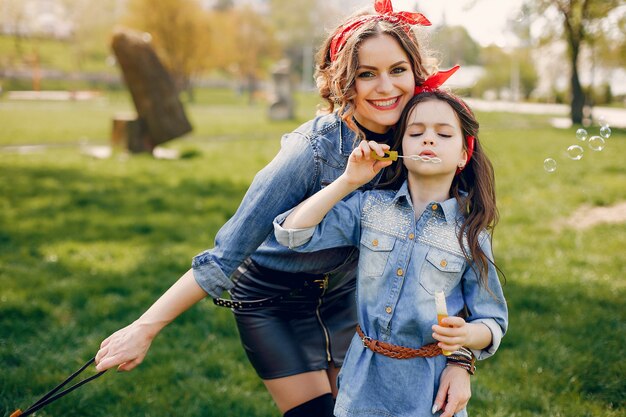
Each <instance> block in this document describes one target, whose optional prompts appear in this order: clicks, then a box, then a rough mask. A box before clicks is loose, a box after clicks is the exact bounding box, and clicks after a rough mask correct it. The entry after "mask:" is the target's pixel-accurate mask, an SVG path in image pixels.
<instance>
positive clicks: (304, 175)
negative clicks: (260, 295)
mask: <svg viewBox="0 0 626 417" xmlns="http://www.w3.org/2000/svg"><path fill="white" fill-rule="evenodd" d="M355 144H356V135H355V133H354V132H353V131H352V130H351V129H350V128H349V127H348V126H347V125H346V124H345V122H343V120H341V118H340V117H338V116H337V114H336V113H331V114H328V115H324V116H319V117H316V118H315V119H313V120H310V121H308V122H307V123H305V124H303V125H302V126H300V127H299V128H297V129H296V130H295V131H293V132H291V133H288V134H286V135H284V136H283V138H282V140H281V149H280V151H279V153H278V154H277V155H276V157H275V158H274V159H273V160H272V161H271V162H270V163H269V164H268V165H267V166H266V167H265V168H263V169H262V170H261V171H259V173H258V174H257V175H256V176H255V178H254V180H253V182H252V184H251V185H250V188H249V189H248V191H247V192H246V195H245V196H244V198H243V201H242V202H241V204H240V206H239V208H238V209H237V212H236V213H235V214H234V215H233V216H232V217H231V218H230V219H229V220H228V221H227V222H226V223H225V224H224V226H223V227H222V228H221V229H220V230H219V232H218V233H217V236H216V237H215V246H214V247H213V248H212V249H210V250H206V251H204V252H202V253H200V254H198V255H197V256H195V257H194V259H193V262H192V268H193V273H194V278H195V279H196V282H197V283H198V284H199V285H200V287H202V289H204V291H206V292H207V293H208V294H209V295H211V296H212V297H219V296H220V295H221V294H222V292H223V291H224V290H228V289H230V288H232V287H233V283H232V282H231V281H230V276H231V274H232V273H233V272H234V271H235V269H236V268H237V267H238V266H239V265H240V264H241V263H242V262H243V261H244V260H245V259H246V258H247V257H248V256H251V257H252V259H253V260H254V261H256V262H257V263H259V264H260V265H262V266H264V267H267V268H271V269H275V270H280V271H285V272H307V273H312V274H318V273H319V274H325V273H329V272H330V273H331V280H332V273H335V274H337V275H338V274H339V273H340V272H344V275H346V274H347V275H350V276H352V278H354V272H355V262H356V251H355V250H354V249H353V248H340V249H338V250H336V249H330V250H320V251H319V252H317V253H315V254H311V253H298V252H294V251H291V250H289V249H287V248H286V247H284V246H283V245H280V244H279V243H277V242H276V239H275V238H274V233H272V231H273V229H272V221H273V220H274V218H275V217H276V216H277V215H278V214H280V213H282V212H284V211H286V210H287V209H290V208H292V207H294V206H295V205H297V204H298V203H300V202H301V201H302V200H304V199H306V198H307V197H309V196H310V195H312V194H314V193H316V192H317V191H319V190H320V189H321V188H322V187H323V186H325V185H328V184H330V183H331V182H333V181H334V180H335V179H337V178H338V177H339V176H340V175H341V174H342V173H343V172H344V170H345V167H346V163H347V160H348V156H350V153H351V152H352V149H353V148H354V146H355ZM376 182H377V179H374V180H373V181H372V182H371V183H370V184H368V185H366V186H365V187H363V188H364V189H370V188H372V186H373V184H375V183H376Z"/></svg>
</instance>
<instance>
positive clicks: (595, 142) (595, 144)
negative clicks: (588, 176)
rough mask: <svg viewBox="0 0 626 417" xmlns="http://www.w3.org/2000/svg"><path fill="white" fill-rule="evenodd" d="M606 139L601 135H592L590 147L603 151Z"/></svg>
mask: <svg viewBox="0 0 626 417" xmlns="http://www.w3.org/2000/svg"><path fill="white" fill-rule="evenodd" d="M605 143H606V142H605V141H604V139H603V138H601V137H600V136H592V137H590V138H589V147H590V148H591V149H592V150H594V151H601V150H602V149H604V145H605Z"/></svg>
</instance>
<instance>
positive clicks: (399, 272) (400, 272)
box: [396, 268, 404, 276]
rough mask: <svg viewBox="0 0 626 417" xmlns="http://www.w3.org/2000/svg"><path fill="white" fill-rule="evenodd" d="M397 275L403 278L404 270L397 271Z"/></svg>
mask: <svg viewBox="0 0 626 417" xmlns="http://www.w3.org/2000/svg"><path fill="white" fill-rule="evenodd" d="M396 273H397V274H398V276H402V275H404V271H403V270H402V268H398V270H397V271H396Z"/></svg>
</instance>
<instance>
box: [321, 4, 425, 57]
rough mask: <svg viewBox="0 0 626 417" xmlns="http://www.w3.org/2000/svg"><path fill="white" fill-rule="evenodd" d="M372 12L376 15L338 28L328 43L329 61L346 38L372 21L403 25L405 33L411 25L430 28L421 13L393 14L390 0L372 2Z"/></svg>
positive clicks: (357, 18) (360, 17)
mask: <svg viewBox="0 0 626 417" xmlns="http://www.w3.org/2000/svg"><path fill="white" fill-rule="evenodd" d="M374 10H376V13H377V14H368V15H363V16H358V17H355V18H354V19H352V20H350V21H349V22H348V23H346V24H345V25H342V26H340V27H339V28H338V29H337V31H336V33H335V35H334V36H333V39H332V40H331V42H330V60H331V61H334V60H335V59H336V58H337V54H338V53H339V51H341V48H343V47H344V45H345V44H346V42H347V41H348V38H349V37H350V35H352V33H354V31H355V30H357V29H358V28H359V27H361V26H362V25H363V24H364V23H366V22H369V21H372V20H386V21H388V22H391V23H400V24H402V25H403V29H404V30H405V32H407V33H410V31H411V25H422V26H430V25H431V23H430V21H429V20H428V19H426V17H425V16H424V15H423V14H421V13H411V12H394V11H393V6H392V5H391V0H376V1H375V2H374Z"/></svg>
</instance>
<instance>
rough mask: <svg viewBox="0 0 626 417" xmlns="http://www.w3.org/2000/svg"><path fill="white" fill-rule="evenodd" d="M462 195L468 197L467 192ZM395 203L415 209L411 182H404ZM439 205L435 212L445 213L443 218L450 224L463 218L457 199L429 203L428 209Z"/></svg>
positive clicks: (396, 195) (395, 197)
mask: <svg viewBox="0 0 626 417" xmlns="http://www.w3.org/2000/svg"><path fill="white" fill-rule="evenodd" d="M461 195H462V196H463V197H465V196H467V193H466V192H465V191H461ZM393 200H394V201H400V200H401V201H402V204H406V205H408V206H409V207H411V208H413V203H412V201H411V194H410V193H409V182H408V180H404V182H403V183H402V186H401V187H400V189H399V190H398V191H397V192H396V194H395V196H394V198H393ZM435 204H436V205H437V209H436V210H435V212H438V213H443V216H444V217H445V219H446V222H447V223H448V224H455V223H456V221H457V218H458V217H462V213H460V212H459V204H458V203H457V201H456V198H454V197H451V198H449V199H447V200H445V201H443V202H438V201H431V202H430V203H428V207H432V206H433V205H435Z"/></svg>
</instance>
